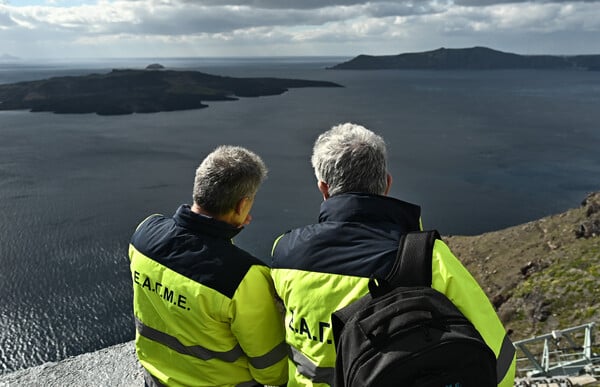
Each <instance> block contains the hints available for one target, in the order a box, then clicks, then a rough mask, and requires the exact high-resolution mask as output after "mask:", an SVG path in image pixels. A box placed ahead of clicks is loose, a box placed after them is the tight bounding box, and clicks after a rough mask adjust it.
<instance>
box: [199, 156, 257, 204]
mask: <svg viewBox="0 0 600 387" xmlns="http://www.w3.org/2000/svg"><path fill="white" fill-rule="evenodd" d="M266 177H267V167H266V166H265V164H264V162H263V161H262V159H261V158H260V157H259V156H258V155H257V154H255V153H253V152H251V151H249V150H248V149H245V148H242V147H239V146H230V145H222V146H219V147H218V148H216V149H215V150H214V151H213V152H211V153H210V154H209V155H208V156H206V158H205V159H204V160H203V161H202V163H201V164H200V166H199V167H198V169H196V178H195V179H194V193H193V198H194V203H196V204H197V205H199V206H200V207H202V208H203V209H204V210H206V211H208V212H209V213H211V214H214V215H223V214H226V213H228V212H229V211H231V210H233V209H235V206H236V205H237V203H238V202H239V201H240V200H241V199H242V198H244V197H249V198H253V197H254V195H256V192H257V191H258V187H259V186H260V184H261V183H262V182H263V181H264V180H265V179H266Z"/></svg>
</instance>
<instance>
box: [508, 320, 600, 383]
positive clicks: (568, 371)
mask: <svg viewBox="0 0 600 387" xmlns="http://www.w3.org/2000/svg"><path fill="white" fill-rule="evenodd" d="M595 325H596V323H594V322H591V323H588V324H584V325H579V326H576V327H572V328H567V329H562V330H555V331H552V332H551V333H548V334H545V335H541V336H536V337H533V338H530V339H525V340H520V341H517V342H515V343H514V346H515V348H517V350H520V351H521V353H523V354H524V355H525V357H520V358H519V357H517V372H518V373H524V374H525V375H526V376H527V377H531V378H535V377H542V376H543V377H552V376H569V375H578V374H580V373H581V372H582V370H584V369H587V368H590V369H592V370H593V367H594V366H595V365H597V364H600V356H599V355H597V354H595V353H593V351H592V349H593V348H594V345H593V335H592V329H593V328H594V326H595Z"/></svg>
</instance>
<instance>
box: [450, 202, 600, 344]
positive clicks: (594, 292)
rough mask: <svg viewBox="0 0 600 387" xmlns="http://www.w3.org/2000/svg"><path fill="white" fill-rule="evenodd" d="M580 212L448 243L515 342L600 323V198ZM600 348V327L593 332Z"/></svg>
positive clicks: (456, 237)
mask: <svg viewBox="0 0 600 387" xmlns="http://www.w3.org/2000/svg"><path fill="white" fill-rule="evenodd" d="M584 203H585V204H582V206H581V207H579V208H574V209H571V210H568V211H566V212H564V213H561V214H556V215H552V216H548V217H545V218H542V219H540V220H536V221H532V222H529V223H526V224H522V225H518V226H514V227H510V228H507V229H504V230H499V231H495V232H490V233H486V234H482V235H478V236H448V237H444V240H446V242H447V243H448V245H449V246H450V248H451V249H452V251H454V253H455V254H456V256H457V257H459V259H460V260H461V261H462V262H463V263H464V264H465V266H466V267H467V268H468V269H469V270H470V271H471V273H472V274H473V276H474V277H475V278H476V279H477V280H478V281H479V283H480V284H481V286H482V288H483V289H484V290H485V291H486V293H487V294H488V296H489V298H490V300H492V302H493V303H494V304H495V305H496V306H497V307H498V314H499V316H500V318H501V319H502V321H503V322H504V324H505V326H506V328H507V329H508V330H509V332H511V338H512V340H513V341H517V340H520V339H525V338H529V337H532V336H535V335H539V334H543V333H549V332H551V331H552V330H553V329H564V328H568V327H571V326H576V325H581V324H585V323H588V322H596V323H600V235H597V234H598V233H596V235H595V236H591V237H588V238H577V237H576V233H575V231H576V230H577V229H578V228H579V226H580V225H581V224H583V223H585V224H587V225H588V226H589V225H590V224H592V223H593V222H594V221H595V222H598V224H600V192H597V193H595V194H590V196H588V198H586V200H585V201H584ZM594 332H595V343H596V344H600V340H599V339H600V325H597V326H596V327H595V329H594Z"/></svg>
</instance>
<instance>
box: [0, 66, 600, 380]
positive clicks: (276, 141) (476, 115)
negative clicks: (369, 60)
mask: <svg viewBox="0 0 600 387" xmlns="http://www.w3.org/2000/svg"><path fill="white" fill-rule="evenodd" d="M347 59H349V58H342V57H281V58H271V57H269V58H123V59H110V60H108V59H86V60H76V61H73V60H71V61H66V60H53V61H41V60H40V61H34V60H31V61H17V62H15V61H10V62H9V61H7V62H2V63H0V84H6V83H13V82H19V81H27V80H34V79H45V78H49V77H54V76H67V75H84V74H90V73H105V72H108V71H111V69H114V68H145V67H146V66H147V65H149V64H151V63H160V64H162V65H163V66H165V67H168V68H172V69H188V70H197V71H203V72H206V73H210V74H215V75H226V76H236V77H281V78H299V79H313V80H326V81H333V82H336V83H338V84H340V85H342V86H343V87H341V88H300V89H290V90H289V91H287V92H286V93H284V94H282V95H277V96H268V97H257V98H240V99H239V100H237V101H227V102H209V103H208V105H209V107H207V108H204V109H197V110H186V111H178V112H165V113H152V114H132V115H124V116H98V115H95V114H73V115H71V114H69V115H58V114H52V113H31V112H28V111H2V112H0V374H1V373H7V372H11V371H14V370H18V369H22V368H27V367H31V366H35V365H39V364H42V363H45V362H54V361H58V360H61V359H64V358H66V357H69V356H74V355H77V354H81V353H85V352H90V351H94V350H97V349H100V348H103V347H107V346H110V345H113V344H117V343H122V342H125V341H129V340H131V339H133V338H134V324H133V318H132V307H131V299H132V286H131V278H130V274H129V268H128V258H127V247H128V242H129V238H130V236H131V234H132V232H133V230H134V229H135V227H136V225H137V224H138V223H139V222H140V221H141V220H142V219H144V218H145V217H146V216H147V215H150V214H152V213H162V214H167V215H169V214H172V213H174V211H175V210H176V209H177V207H178V206H179V205H180V204H182V203H190V202H191V199H192V193H191V191H192V184H193V178H194V171H195V168H196V167H197V165H198V164H199V162H200V161H201V160H202V159H203V157H204V156H205V155H206V154H207V153H209V152H210V151H211V150H213V149H214V148H215V147H216V146H218V145H221V144H233V145H242V146H245V147H247V148H249V149H252V150H254V151H255V152H257V153H258V154H260V155H261V156H262V158H263V159H264V161H265V163H266V164H267V166H268V167H269V177H268V179H267V181H266V182H265V183H264V185H263V186H262V187H261V189H260V191H259V193H258V196H257V198H256V202H255V205H254V208H253V211H252V214H253V221H252V223H251V224H250V225H248V226H247V227H246V229H245V230H243V231H242V232H241V234H240V235H239V236H238V237H236V238H235V243H236V244H237V245H239V246H241V247H243V248H245V249H247V250H249V251H251V252H252V253H254V254H256V255H257V256H259V257H260V258H261V259H264V260H268V256H269V251H270V247H271V245H272V242H273V240H274V239H275V238H276V237H277V236H278V235H280V234H281V233H282V232H284V231H286V230H288V229H290V228H293V227H298V226H301V225H303V224H306V223H312V222H316V221H317V217H318V212H319V205H320V203H321V201H322V198H321V196H320V195H319V192H318V190H317V185H316V179H315V177H314V174H313V171H312V169H311V166H310V153H311V149H312V144H313V142H314V140H315V138H316V137H317V135H318V134H319V133H321V132H322V131H324V130H326V129H328V128H330V127H331V126H333V125H336V124H339V123H344V122H354V123H358V124H362V125H364V126H366V127H368V128H370V129H372V130H373V131H375V132H377V133H379V134H380V135H382V136H383V137H384V138H385V140H386V141H387V144H388V152H389V170H390V173H391V174H392V176H393V185H392V189H391V193H390V195H392V196H394V197H397V198H400V199H402V200H405V201H409V202H412V203H415V204H419V205H421V206H422V219H423V224H424V227H425V228H437V229H438V230H440V232H441V233H442V234H443V235H476V234H480V233H485V232H488V231H493V230H498V229H502V228H506V227H510V226H514V225H518V224H522V223H525V222H528V221H531V220H535V219H538V218H541V217H544V216H546V215H550V214H554V213H558V212H562V211H564V210H566V209H569V208H574V207H577V206H579V204H580V202H581V201H582V200H583V199H584V198H585V196H586V195H587V194H588V193H590V192H592V191H596V190H598V189H600V72H591V71H590V72H587V71H548V70H545V71H535V70H527V71H521V70H510V71H509V70H506V71H496V70H490V71H417V70H414V71H413V70H410V71H409V70H380V71H351V70H330V69H328V68H329V67H331V66H333V65H335V64H337V63H340V62H343V61H345V60H347ZM567 232H568V231H567Z"/></svg>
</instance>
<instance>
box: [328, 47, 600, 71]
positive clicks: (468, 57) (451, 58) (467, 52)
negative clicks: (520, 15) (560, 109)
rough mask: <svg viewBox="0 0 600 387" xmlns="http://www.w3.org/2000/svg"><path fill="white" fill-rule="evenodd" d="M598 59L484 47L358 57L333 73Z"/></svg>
mask: <svg viewBox="0 0 600 387" xmlns="http://www.w3.org/2000/svg"><path fill="white" fill-rule="evenodd" d="M598 68H600V55H574V56H554V55H518V54H513V53H507V52H502V51H497V50H493V49H491V48H487V47H472V48H456V49H448V48H439V49H437V50H433V51H425V52H417V53H404V54H399V55H381V56H372V55H359V56H357V57H355V58H353V59H351V60H349V61H347V62H344V63H340V64H337V65H335V66H333V67H331V69H333V70H382V69H404V70H408V69H412V70H501V69H538V70H542V69H544V70H564V69H580V70H581V69H583V70H587V69H598Z"/></svg>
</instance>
